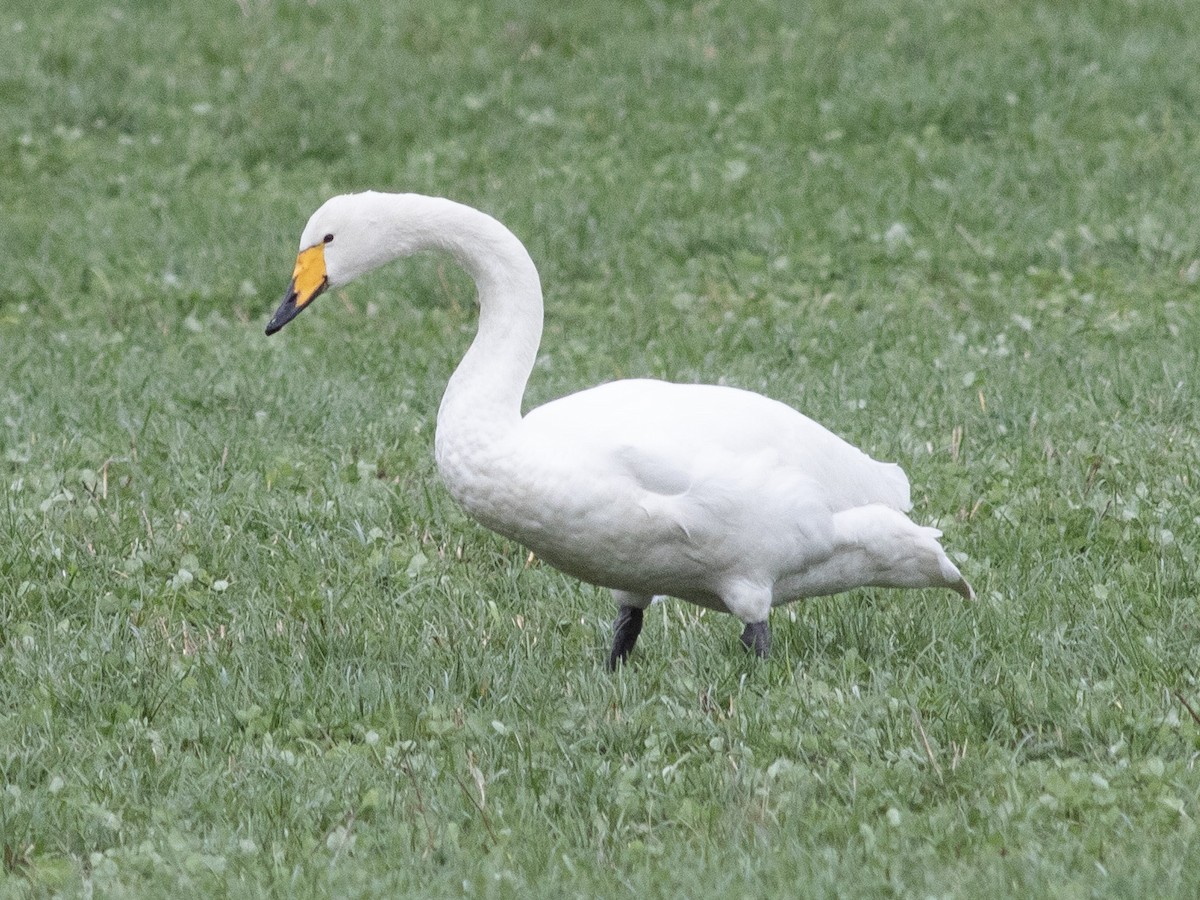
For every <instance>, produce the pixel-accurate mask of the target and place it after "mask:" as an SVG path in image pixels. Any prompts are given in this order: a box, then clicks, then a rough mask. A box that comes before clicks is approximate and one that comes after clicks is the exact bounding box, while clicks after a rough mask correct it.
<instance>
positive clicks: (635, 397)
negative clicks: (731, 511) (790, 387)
mask: <svg viewBox="0 0 1200 900" xmlns="http://www.w3.org/2000/svg"><path fill="white" fill-rule="evenodd" d="M522 431H523V432H525V437H526V439H529V440H531V442H535V443H540V444H541V445H542V446H543V447H544V446H548V445H554V446H557V447H560V448H562V449H563V451H564V452H566V451H567V447H566V446H565V445H564V442H566V443H567V444H569V445H571V446H573V447H575V448H577V452H586V453H587V454H588V455H589V456H591V455H593V454H599V455H600V456H602V457H607V458H608V459H611V460H612V461H613V462H614V464H620V465H622V466H624V467H626V468H627V470H628V471H629V472H630V474H632V475H633V477H634V478H635V479H637V480H638V481H639V483H642V484H643V486H644V487H646V488H647V489H650V490H656V489H657V488H661V491H659V492H660V493H664V494H671V493H679V492H680V490H679V489H678V486H679V485H680V484H685V483H686V484H693V483H695V482H696V481H697V479H701V478H703V479H711V480H713V481H714V484H713V488H714V489H719V485H720V483H721V482H722V481H723V480H728V481H729V484H728V488H729V489H730V490H739V489H742V490H743V491H744V490H745V488H746V484H745V483H744V481H745V479H746V478H747V477H749V478H751V479H752V480H753V481H755V482H760V483H761V486H762V487H763V489H764V490H767V491H771V480H772V474H774V475H775V478H776V480H777V482H778V485H777V488H778V490H776V491H774V493H777V494H778V493H784V492H785V491H784V490H783V487H784V483H785V482H786V483H789V484H791V483H796V484H803V486H804V489H803V491H802V493H803V494H804V496H805V498H806V500H807V501H808V502H812V501H814V500H819V501H820V502H821V503H822V504H823V505H825V506H826V507H827V508H828V509H829V510H830V511H831V512H838V511H840V510H843V509H850V508H853V507H856V506H864V505H867V504H870V503H881V504H883V505H885V506H888V507H891V508H893V509H896V510H900V511H906V510H908V509H909V508H910V507H911V503H910V500H909V485H908V479H907V477H905V475H904V472H903V471H902V470H901V469H900V467H899V466H897V465H894V464H890V463H881V462H877V461H876V460H874V459H871V457H869V456H867V454H865V453H863V452H862V451H861V450H859V449H858V448H856V447H854V446H852V445H851V444H849V443H847V442H846V441H844V440H842V439H841V438H839V437H838V436H837V435H835V434H833V433H832V432H831V431H829V430H828V429H826V428H824V427H822V426H821V425H819V424H818V423H816V422H814V421H813V420H812V419H810V418H808V417H807V416H804V415H802V414H801V413H799V412H797V411H796V410H794V409H792V408H791V407H790V406H787V405H785V404H783V403H779V402H778V401H775V400H771V399H768V398H767V397H763V396H762V395H760V394H755V393H752V392H749V391H743V390H738V389H736V388H728V387H720V386H715V385H687V384H671V383H668V382H662V381H652V380H641V379H638V380H628V381H615V382H611V383H609V384H605V385H601V386H599V387H596V388H592V389H591V390H587V391H582V392H580V393H578V394H572V395H570V396H568V397H564V398H562V399H561V400H556V401H554V402H552V403H548V404H546V405H545V406H542V407H539V408H537V409H535V410H533V411H531V412H530V413H529V414H528V415H527V416H526V417H525V421H524V423H523V427H522ZM593 458H594V457H593ZM772 466H774V468H773V469H772ZM723 468H724V474H725V475H726V476H727V478H724V479H723V478H722V471H723ZM673 488H674V489H673ZM743 497H745V494H743ZM743 502H745V500H744V499H743Z"/></svg>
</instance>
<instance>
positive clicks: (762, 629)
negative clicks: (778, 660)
mask: <svg viewBox="0 0 1200 900" xmlns="http://www.w3.org/2000/svg"><path fill="white" fill-rule="evenodd" d="M742 643H743V644H745V645H746V649H747V650H752V651H754V655H755V656H757V657H758V658H759V659H766V658H767V657H768V656H770V655H771V626H769V625H768V624H767V623H766V622H751V623H750V624H748V625H747V626H746V630H745V631H743V632H742Z"/></svg>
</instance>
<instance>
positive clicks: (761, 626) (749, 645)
mask: <svg viewBox="0 0 1200 900" xmlns="http://www.w3.org/2000/svg"><path fill="white" fill-rule="evenodd" d="M773 594H774V591H773V589H772V587H770V586H764V585H761V584H753V583H749V582H742V583H740V584H739V583H735V584H732V585H730V586H729V588H728V590H726V591H725V592H724V593H723V594H722V596H721V600H722V601H724V603H725V608H726V609H728V610H729V611H730V612H731V613H733V614H734V615H735V616H737V617H738V618H739V619H741V620H742V621H743V622H745V623H746V629H745V631H743V632H742V643H743V644H745V645H746V649H747V650H751V651H753V653H754V655H755V656H757V657H758V658H759V659H766V658H767V656H768V655H769V654H770V652H771V626H770V625H768V624H767V615H768V613H770V612H771V600H772V599H773Z"/></svg>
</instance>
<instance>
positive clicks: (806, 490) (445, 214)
mask: <svg viewBox="0 0 1200 900" xmlns="http://www.w3.org/2000/svg"><path fill="white" fill-rule="evenodd" d="M424 249H442V250H446V251H449V252H450V253H452V254H454V256H455V257H457V259H458V261H459V262H460V263H461V264H462V265H463V266H464V267H465V268H466V269H467V270H468V272H470V273H471V275H472V276H473V277H474V278H475V281H476V285H477V287H478V291H479V304H480V324H479V331H478V334H477V335H476V337H475V340H474V342H473V343H472V344H471V348H470V349H469V350H468V351H467V354H466V356H465V357H464V358H463V361H462V363H461V364H460V365H459V367H458V369H457V370H456V371H455V373H454V375H453V376H452V377H451V379H450V383H449V385H448V386H447V389H446V394H445V396H444V398H443V400H442V405H441V409H440V411H439V413H438V423H437V438H436V455H437V463H438V469H439V470H440V472H441V475H442V478H443V480H444V481H445V483H446V486H447V488H448V489H449V490H450V493H451V494H452V495H453V496H454V498H455V500H457V501H458V502H459V503H460V504H461V505H462V506H463V508H464V509H466V511H467V512H468V513H470V514H471V515H472V516H473V517H474V518H476V519H477V520H478V521H480V522H481V523H483V524H484V525H486V526H487V527H488V528H491V529H492V530H493V531H496V532H499V533H500V534H503V535H505V536H506V537H509V538H512V539H514V540H517V541H520V542H521V543H523V544H525V545H526V546H528V547H529V548H530V549H531V550H533V551H534V553H536V554H537V555H538V556H539V557H540V558H542V559H544V560H545V561H546V562H548V563H550V564H551V565H553V566H555V567H557V568H559V569H561V570H562V571H564V572H567V573H568V574H571V575H573V576H575V577H577V578H580V579H582V580H584V581H588V582H591V583H593V584H598V585H602V586H604V587H608V588H611V589H612V590H613V592H614V595H615V597H616V600H617V603H618V605H619V606H620V607H621V611H620V615H619V617H618V619H617V631H616V637H615V639H614V644H613V652H612V656H611V657H610V663H611V664H614V665H615V664H616V663H617V662H619V661H620V660H622V659H624V657H625V656H626V655H627V654H628V652H629V650H630V649H631V648H632V646H633V643H634V641H635V640H636V639H637V635H638V632H639V631H640V628H641V619H642V616H641V611H642V610H643V609H644V608H645V607H646V606H647V605H649V603H650V601H651V598H652V597H653V596H655V595H659V594H664V595H669V596H674V597H679V598H682V599H684V600H688V601H691V602H692V603H697V604H700V605H702V606H706V607H709V608H711V609H718V610H727V611H729V612H731V613H733V614H734V615H736V616H737V617H738V618H739V619H741V620H742V621H743V622H745V623H746V626H747V627H746V631H745V633H744V634H743V640H744V641H745V642H746V643H747V645H749V646H752V647H753V649H755V650H756V651H758V652H759V653H760V655H765V654H766V652H767V648H768V646H769V632H768V630H767V626H766V620H767V614H768V612H769V611H770V609H771V607H772V606H774V605H778V604H780V603H787V602H789V601H792V600H797V599H800V598H802V597H812V596H819V595H823V594H832V593H837V592H839V591H844V590H848V589H850V588H855V587H861V586H865V585H874V586H879V587H947V588H951V589H953V590H955V591H958V592H959V593H960V594H962V595H963V596H965V597H970V596H972V592H971V588H970V586H969V585H968V584H967V582H966V581H965V580H964V579H963V577H962V575H961V574H960V573H959V571H958V569H957V568H956V567H955V566H954V564H953V563H952V562H951V561H950V560H949V559H948V558H947V556H946V554H945V552H944V551H943V550H942V548H941V546H940V545H939V544H938V541H937V538H938V537H939V536H940V533H939V532H938V531H937V530H935V529H933V528H927V527H923V526H920V525H917V524H915V523H914V522H912V521H911V520H910V519H909V518H908V517H907V516H906V515H904V513H905V512H906V511H907V510H908V509H909V508H910V501H909V487H908V479H907V478H906V477H905V475H904V472H903V471H901V469H900V468H899V467H898V466H896V465H893V464H889V463H880V462H877V461H875V460H873V459H871V458H870V457H869V456H867V455H866V454H865V453H863V452H862V451H860V450H858V449H856V448H855V447H853V446H851V445H850V444H848V443H846V442H845V441H843V440H842V439H841V438H839V437H837V436H836V435H834V434H833V433H831V432H830V431H828V430H826V429H825V428H823V427H822V426H820V425H818V424H817V423H816V422H814V421H812V420H811V419H809V418H807V417H806V416H803V415H801V414H800V413H798V412H796V411H795V410H794V409H792V408H791V407H789V406H786V405H784V404H782V403H778V402H776V401H774V400H770V399H768V398H766V397H763V396H761V395H759V394H754V393H751V392H749V391H742V390H737V389H735V388H727V387H716V386H709V385H690V384H670V383H667V382H662V381H651V380H629V381H616V382H611V383H609V384H604V385H601V386H599V387H595V388H592V389H590V390H586V391H582V392H580V393H578V394H572V395H570V396H568V397H564V398H562V399H560V400H555V401H553V402H551V403H547V404H546V405H545V406H541V407H539V408H537V409H534V410H532V411H531V412H530V413H529V414H528V415H525V416H524V417H522V415H521V398H522V396H523V394H524V391H525V384H526V382H527V380H528V378H529V374H530V372H531V371H532V368H533V363H534V358H535V355H536V352H537V347H538V342H539V340H540V337H541V328H542V293H541V285H540V282H539V279H538V274H537V269H536V268H535V267H534V264H533V262H532V260H531V259H530V258H529V255H528V253H527V252H526V251H525V248H524V246H522V244H521V243H520V241H518V240H517V239H516V237H514V236H513V234H512V233H511V232H510V231H509V230H508V229H507V228H505V227H504V226H503V225H501V224H500V223H499V222H497V221H496V220H495V219H493V218H491V217H490V216H487V215H485V214H484V213H481V212H479V211H477V210H474V209H471V208H470V207H467V206H462V205H460V204H457V203H454V202H452V201H449V200H443V199H440V198H432V197H422V196H418V195H412V194H377V193H365V194H352V195H345V196H341V197H334V198H333V199H331V200H329V201H328V202H327V203H326V204H325V205H324V206H322V207H321V208H320V209H319V210H317V212H316V213H314V214H313V217H312V219H310V220H309V223H308V226H307V227H306V228H305V231H304V234H303V237H302V239H301V254H300V258H299V260H298V262H297V265H296V272H295V277H294V279H293V286H292V288H290V289H289V293H288V296H287V297H286V298H285V300H284V303H283V305H282V306H281V307H280V309H279V311H278V312H277V313H276V314H275V317H274V319H273V320H272V322H271V324H270V325H269V326H268V333H273V332H274V331H277V330H278V329H279V328H281V327H283V325H284V324H286V323H287V322H288V321H290V320H291V319H292V318H293V317H294V316H295V315H297V314H298V313H299V311H300V310H301V309H303V308H304V307H305V306H306V305H307V304H308V303H309V302H311V300H312V299H313V298H314V297H315V296H316V295H317V294H319V293H320V292H321V291H322V290H324V288H325V287H326V286H327V285H330V284H333V285H336V284H341V283H345V282H347V281H349V280H351V279H352V278H354V277H356V276H358V275H361V274H363V273H364V272H366V271H369V270H370V269H373V268H375V267H377V266H379V265H382V264H383V263H386V262H388V261H390V260H392V259H394V258H396V257H398V256H404V255H408V254H411V253H414V252H417V251H419V250H424Z"/></svg>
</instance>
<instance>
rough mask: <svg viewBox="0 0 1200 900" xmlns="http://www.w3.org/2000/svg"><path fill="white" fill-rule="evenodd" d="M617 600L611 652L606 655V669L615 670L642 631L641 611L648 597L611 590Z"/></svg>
mask: <svg viewBox="0 0 1200 900" xmlns="http://www.w3.org/2000/svg"><path fill="white" fill-rule="evenodd" d="M613 599H615V600H616V601H617V621H616V622H614V623H613V645H612V652H611V653H610V654H609V655H608V669H609V671H610V672H611V671H615V670H616V668H617V666H618V665H619V664H621V663H623V662H625V658H626V657H627V656H629V651H630V650H632V649H633V645H634V644H636V643H637V639H638V635H639V634H641V633H642V611H643V610H644V609H645V608H646V607H647V606H649V605H650V598H649V597H643V596H641V595H639V594H630V593H629V592H627V591H613Z"/></svg>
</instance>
